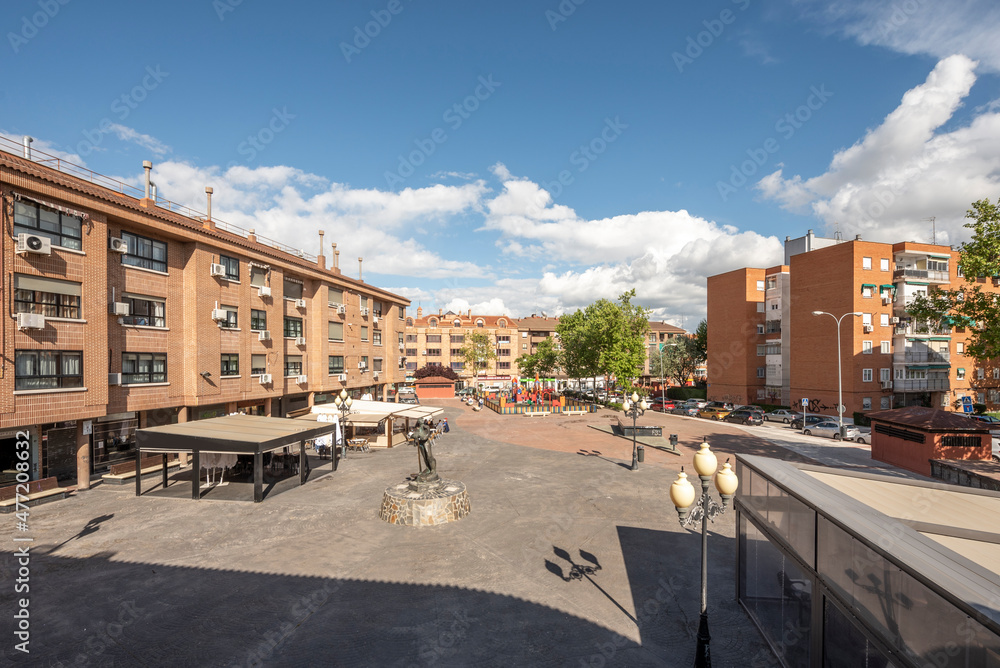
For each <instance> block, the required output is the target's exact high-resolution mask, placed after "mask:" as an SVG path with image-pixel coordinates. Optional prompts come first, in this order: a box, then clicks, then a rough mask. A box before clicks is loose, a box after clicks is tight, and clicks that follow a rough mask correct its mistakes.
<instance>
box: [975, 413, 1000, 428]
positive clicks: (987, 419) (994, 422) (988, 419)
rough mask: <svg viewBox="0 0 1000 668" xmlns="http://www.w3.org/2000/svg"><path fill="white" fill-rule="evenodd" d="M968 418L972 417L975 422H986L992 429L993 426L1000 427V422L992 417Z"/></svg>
mask: <svg viewBox="0 0 1000 668" xmlns="http://www.w3.org/2000/svg"><path fill="white" fill-rule="evenodd" d="M967 417H970V418H972V419H973V420H978V421H979V422H985V423H987V424H988V425H989V426H990V427H992V426H993V425H1000V420H998V419H997V418H995V417H993V416H992V415H969V416H967Z"/></svg>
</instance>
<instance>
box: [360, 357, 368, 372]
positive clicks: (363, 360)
mask: <svg viewBox="0 0 1000 668" xmlns="http://www.w3.org/2000/svg"><path fill="white" fill-rule="evenodd" d="M361 368H362V369H367V368H368V355H362V356H361Z"/></svg>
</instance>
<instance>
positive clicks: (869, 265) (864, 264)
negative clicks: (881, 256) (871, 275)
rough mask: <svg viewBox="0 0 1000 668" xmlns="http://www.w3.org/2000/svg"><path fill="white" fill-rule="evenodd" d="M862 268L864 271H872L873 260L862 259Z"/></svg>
mask: <svg viewBox="0 0 1000 668" xmlns="http://www.w3.org/2000/svg"><path fill="white" fill-rule="evenodd" d="M861 268H862V269H871V268H872V259H871V258H870V257H863V258H861Z"/></svg>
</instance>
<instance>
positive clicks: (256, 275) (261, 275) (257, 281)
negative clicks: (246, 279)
mask: <svg viewBox="0 0 1000 668" xmlns="http://www.w3.org/2000/svg"><path fill="white" fill-rule="evenodd" d="M267 272H268V269H267V267H261V266H260V265H256V264H251V265H250V285H252V286H254V287H255V288H259V287H260V286H262V285H267Z"/></svg>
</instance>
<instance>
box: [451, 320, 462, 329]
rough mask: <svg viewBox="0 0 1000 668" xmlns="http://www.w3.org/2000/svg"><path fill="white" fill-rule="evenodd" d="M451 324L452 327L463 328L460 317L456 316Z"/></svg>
mask: <svg viewBox="0 0 1000 668" xmlns="http://www.w3.org/2000/svg"><path fill="white" fill-rule="evenodd" d="M451 326H452V327H456V328H458V329H461V328H462V321H461V320H459V319H458V318H455V319H454V320H452V321H451Z"/></svg>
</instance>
